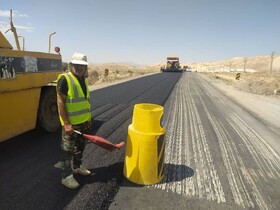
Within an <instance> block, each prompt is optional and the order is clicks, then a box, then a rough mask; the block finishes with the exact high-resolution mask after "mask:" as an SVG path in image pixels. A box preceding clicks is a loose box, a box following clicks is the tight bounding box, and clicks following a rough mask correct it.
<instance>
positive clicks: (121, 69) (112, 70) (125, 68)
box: [88, 64, 160, 85]
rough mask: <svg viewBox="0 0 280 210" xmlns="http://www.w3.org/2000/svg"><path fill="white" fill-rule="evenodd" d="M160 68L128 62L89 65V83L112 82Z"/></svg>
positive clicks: (152, 71)
mask: <svg viewBox="0 0 280 210" xmlns="http://www.w3.org/2000/svg"><path fill="white" fill-rule="evenodd" d="M159 71H160V70H159V68H158V67H155V66H150V67H149V66H137V67H135V66H130V65H127V64H101V65H94V64H90V65H89V77H88V84H89V85H100V84H104V83H111V82H115V81H118V80H123V79H128V78H131V79H132V78H134V77H136V76H141V75H145V74H150V73H156V72H159Z"/></svg>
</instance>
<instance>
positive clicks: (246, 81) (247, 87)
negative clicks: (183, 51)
mask: <svg viewBox="0 0 280 210" xmlns="http://www.w3.org/2000/svg"><path fill="white" fill-rule="evenodd" d="M204 74H206V75H207V76H209V77H211V78H215V79H218V80H221V81H223V82H224V83H225V84H227V85H230V86H232V87H234V88H235V89H237V90H240V91H245V92H249V93H253V94H258V95H264V96H272V97H276V98H278V99H280V74H265V73H240V78H239V80H238V79H236V75H237V73H204Z"/></svg>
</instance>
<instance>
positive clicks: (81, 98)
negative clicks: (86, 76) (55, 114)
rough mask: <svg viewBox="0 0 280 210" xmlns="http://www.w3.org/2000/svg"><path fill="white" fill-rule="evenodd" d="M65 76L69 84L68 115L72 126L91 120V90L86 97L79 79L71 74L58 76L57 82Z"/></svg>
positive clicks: (62, 123)
mask: <svg viewBox="0 0 280 210" xmlns="http://www.w3.org/2000/svg"><path fill="white" fill-rule="evenodd" d="M62 75H63V76H65V78H66V81H67V84H68V93H67V99H66V110H67V113H68V117H69V121H70V124H71V125H77V124H80V123H84V122H87V121H90V120H91V112H90V102H89V90H88V87H87V85H86V88H87V93H86V97H85V95H84V92H83V90H82V87H81V85H80V83H79V81H78V80H77V78H76V77H75V76H74V75H73V74H72V73H71V72H69V73H65V74H60V75H58V78H57V80H59V79H60V78H61V76H62ZM59 119H60V122H61V125H62V126H63V125H64V122H63V120H62V117H61V116H60V114H59Z"/></svg>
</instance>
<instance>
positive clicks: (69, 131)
mask: <svg viewBox="0 0 280 210" xmlns="http://www.w3.org/2000/svg"><path fill="white" fill-rule="evenodd" d="M69 68H70V69H69V70H70V71H69V72H68V73H64V74H60V75H59V76H58V83H57V105H58V111H59V118H60V122H61V125H62V140H61V168H62V180H61V183H62V184H63V185H65V186H66V187H68V188H70V189H76V188H78V187H79V183H78V182H77V181H76V180H75V178H74V177H73V174H80V175H83V176H87V175H90V174H91V172H90V171H89V170H87V169H85V168H83V167H82V166H81V165H82V157H83V152H84V149H85V145H86V141H85V139H84V138H83V137H82V136H81V135H78V134H76V133H74V130H78V131H80V132H82V133H84V132H86V130H88V129H89V128H90V127H91V112H90V101H89V89H88V86H87V85H86V83H85V78H86V77H87V76H88V69H87V68H88V63H87V57H86V56H85V55H83V54H80V53H75V54H74V55H73V57H72V60H71V61H70V63H69ZM72 161H73V162H72ZM71 163H73V164H71Z"/></svg>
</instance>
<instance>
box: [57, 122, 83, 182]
mask: <svg viewBox="0 0 280 210" xmlns="http://www.w3.org/2000/svg"><path fill="white" fill-rule="evenodd" d="M73 128H74V130H77V131H80V132H82V133H85V131H86V130H87V129H88V128H87V122H86V123H82V124H78V125H73ZM85 146H86V140H85V138H84V137H83V136H81V135H79V134H77V133H73V134H71V135H69V134H66V132H65V130H64V127H62V140H61V164H62V178H66V177H67V176H69V175H71V174H72V173H73V169H75V168H79V167H80V165H81V164H82V158H83V152H84V149H85Z"/></svg>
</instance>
